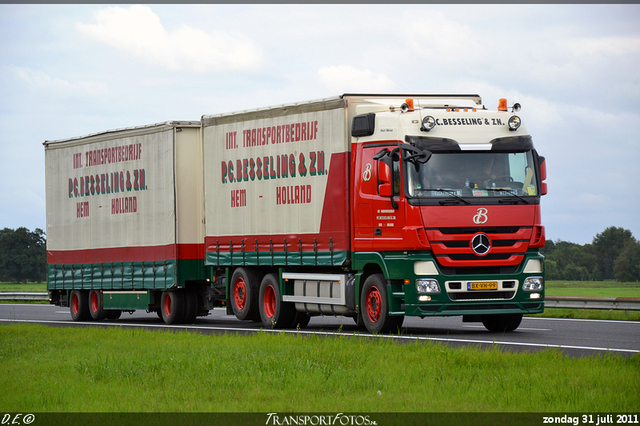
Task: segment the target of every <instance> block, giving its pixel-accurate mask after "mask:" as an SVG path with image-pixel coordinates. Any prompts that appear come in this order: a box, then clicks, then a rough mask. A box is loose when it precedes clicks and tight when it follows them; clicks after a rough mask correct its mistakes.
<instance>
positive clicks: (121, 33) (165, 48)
mask: <svg viewBox="0 0 640 426" xmlns="http://www.w3.org/2000/svg"><path fill="white" fill-rule="evenodd" d="M94 20H95V21H96V22H95V23H92V24H84V23H78V24H77V25H76V27H77V29H78V31H80V33H82V34H84V35H86V36H88V37H90V38H92V39H94V40H96V41H98V42H100V43H104V44H106V45H109V46H111V47H113V48H115V49H117V50H121V51H123V52H126V53H127V54H129V55H132V56H134V57H137V58H140V59H142V60H144V61H146V62H149V63H150V64H152V65H154V66H160V67H164V68H168V69H170V70H174V71H180V70H185V69H186V70H191V71H195V72H208V71H217V72H222V71H251V70H255V69H257V68H258V66H259V65H260V63H261V60H262V59H261V57H262V55H261V53H260V51H259V50H258V49H257V48H256V47H255V45H254V43H253V41H252V40H250V39H247V38H245V37H243V36H241V35H235V34H232V33H231V32H225V31H220V30H216V31H213V32H212V33H207V32H205V31H202V30H199V29H196V28H192V27H189V26H187V25H183V26H182V27H180V28H177V29H175V30H172V31H167V29H165V27H164V26H163V25H162V23H161V22H160V18H158V16H157V15H156V14H155V13H153V11H152V10H151V8H150V7H148V6H140V5H134V6H131V7H128V8H123V7H117V6H113V7H108V8H105V9H101V10H99V11H98V12H96V13H95V14H94Z"/></svg>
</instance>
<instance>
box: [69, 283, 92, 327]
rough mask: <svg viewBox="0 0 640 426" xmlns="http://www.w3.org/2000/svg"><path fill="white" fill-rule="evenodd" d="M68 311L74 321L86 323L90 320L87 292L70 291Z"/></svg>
mask: <svg viewBox="0 0 640 426" xmlns="http://www.w3.org/2000/svg"><path fill="white" fill-rule="evenodd" d="M69 310H70V311H71V319H73V320H74V321H87V320H88V319H89V318H91V313H90V312H89V292H88V291H85V290H71V294H70V296H69Z"/></svg>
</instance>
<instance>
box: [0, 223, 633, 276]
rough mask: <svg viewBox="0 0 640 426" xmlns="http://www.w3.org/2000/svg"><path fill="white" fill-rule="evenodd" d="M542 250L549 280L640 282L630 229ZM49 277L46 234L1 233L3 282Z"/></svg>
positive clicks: (553, 244) (610, 229)
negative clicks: (587, 240)
mask: <svg viewBox="0 0 640 426" xmlns="http://www.w3.org/2000/svg"><path fill="white" fill-rule="evenodd" d="M541 251H542V254H544V256H545V257H546V262H545V269H546V279H548V280H578V281H601V280H617V281H625V282H629V281H640V242H638V240H636V239H635V238H634V237H633V235H632V234H631V231H629V230H628V229H623V228H617V227H613V226H611V227H608V228H607V229H605V230H604V231H603V232H601V233H599V234H597V235H596V236H595V237H594V238H593V242H592V243H591V244H584V245H580V244H575V243H570V242H568V241H561V240H557V241H552V240H547V242H546V245H545V247H544V248H543V249H542V250H541ZM46 278H47V249H46V236H45V233H44V231H43V230H42V229H40V228H36V229H35V231H33V232H32V231H29V230H28V229H27V228H24V227H21V228H18V229H15V230H13V229H9V228H4V229H2V230H0V281H13V282H22V283H26V282H27V281H32V282H42V281H45V280H46Z"/></svg>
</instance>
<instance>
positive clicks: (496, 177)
mask: <svg viewBox="0 0 640 426" xmlns="http://www.w3.org/2000/svg"><path fill="white" fill-rule="evenodd" d="M406 166H407V167H406V168H407V180H408V193H409V196H410V197H415V198H442V197H448V198H450V197H500V198H504V197H517V198H519V199H521V200H522V197H524V196H537V195H539V192H538V188H537V179H536V174H535V166H534V162H533V152H532V151H526V152H516V153H507V152H486V151H484V152H454V153H433V155H432V156H431V158H430V159H429V161H428V162H426V163H423V164H420V163H417V162H411V163H408V164H407V165H406Z"/></svg>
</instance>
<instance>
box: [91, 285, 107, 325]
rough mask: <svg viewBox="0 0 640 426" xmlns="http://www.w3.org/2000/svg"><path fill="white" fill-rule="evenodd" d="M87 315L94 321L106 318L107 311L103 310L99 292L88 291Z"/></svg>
mask: <svg viewBox="0 0 640 426" xmlns="http://www.w3.org/2000/svg"><path fill="white" fill-rule="evenodd" d="M89 313H90V314H91V318H93V319H94V320H95V321H102V320H103V319H105V318H106V317H107V311H105V310H104V304H103V299H102V292H101V291H100V290H90V291H89Z"/></svg>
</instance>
